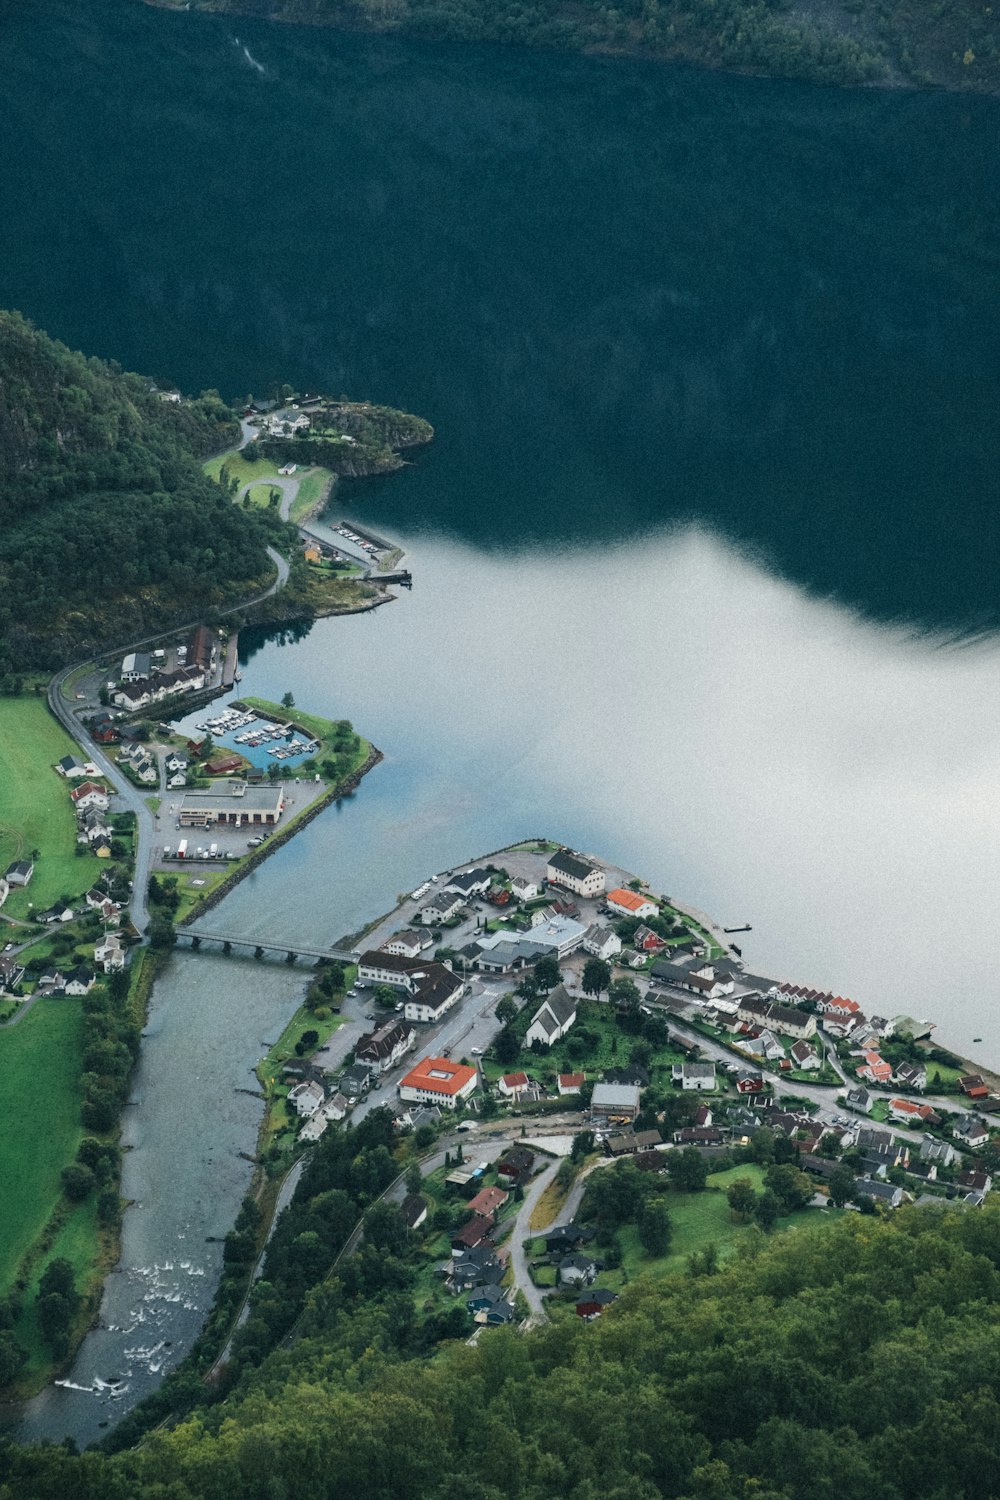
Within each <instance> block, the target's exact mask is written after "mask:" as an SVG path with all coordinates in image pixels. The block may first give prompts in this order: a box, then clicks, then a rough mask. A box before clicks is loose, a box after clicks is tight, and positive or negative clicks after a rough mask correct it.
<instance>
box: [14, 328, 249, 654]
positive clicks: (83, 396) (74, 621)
mask: <svg viewBox="0 0 1000 1500" xmlns="http://www.w3.org/2000/svg"><path fill="white" fill-rule="evenodd" d="M237 435H238V429H237V426H236V424H235V422H234V419H233V414H232V412H231V411H230V410H229V408H228V407H226V406H225V405H224V404H223V402H222V401H221V400H220V399H219V397H218V396H217V395H215V394H214V393H208V394H206V395H204V396H202V397H200V398H199V399H198V400H196V401H191V402H179V401H171V400H165V399H163V398H162V396H161V395H160V394H159V393H158V392H157V391H156V390H155V389H154V388H153V387H152V383H151V382H150V381H149V380H147V379H144V378H143V377H141V376H138V375H130V374H127V373H125V372H123V371H122V370H121V369H119V368H118V367H117V366H115V365H112V364H107V363H105V362H104V361H102V360H99V359H88V358H86V357H85V356H84V355H82V354H75V353H73V352H72V351H71V350H69V349H67V348H65V347H64V346H63V345H62V344H58V343H56V342H54V341H53V340H52V339H50V338H47V337H46V335H45V334H44V333H41V332H39V330H37V329H35V328H33V327H32V326H31V324H30V323H28V322H26V321H25V320H24V319H23V318H22V317H20V316H19V315H18V314H16V313H7V312H3V313H0V673H8V672H19V671H22V670H25V669H30V668H38V667H55V666H58V665H59V664H61V663H62V662H64V661H66V660H68V659H71V658H72V657H73V656H75V655H83V654H84V653H86V652H87V651H88V650H90V649H91V648H93V647H96V646H100V645H102V644H109V645H110V644H114V643H117V642H118V641H120V640H128V639H129V638H135V637H138V636H141V635H142V634H143V633H144V632H145V631H147V630H156V629H159V628H160V627H162V626H164V625H167V624H169V623H170V622H171V621H173V620H178V621H179V620H184V619H189V618H191V617H192V616H194V615H199V614H203V613H204V611H205V609H206V607H208V608H211V606H213V605H218V604H221V603H224V602H226V601H230V600H233V599H238V598H241V597H243V596H245V595H247V594H249V593H251V592H252V590H253V588H254V587H256V586H257V585H262V584H263V583H266V581H267V579H268V577H269V576H270V574H271V573H272V572H273V569H272V568H271V565H270V563H269V562H268V559H267V556H266V554H265V552H264V543H265V540H266V535H267V525H268V522H267V520H266V519H262V518H261V517H260V516H259V515H257V514H248V513H246V512H245V511H243V510H241V509H239V508H237V507H235V506H233V505H232V504H231V503H230V501H229V499H228V497H227V496H225V495H224V494H223V492H222V490H221V489H220V488H219V487H218V485H216V484H214V483H213V482H212V481H211V480H209V479H207V478H206V477H205V476H204V474H203V473H202V472H201V465H200V463H199V459H200V458H201V457H202V456H204V455H205V454H208V453H211V452H213V451H215V450H218V449H220V448H223V447H225V446H226V444H227V443H229V442H232V441H233V440H234V439H235V437H236V436H237Z"/></svg>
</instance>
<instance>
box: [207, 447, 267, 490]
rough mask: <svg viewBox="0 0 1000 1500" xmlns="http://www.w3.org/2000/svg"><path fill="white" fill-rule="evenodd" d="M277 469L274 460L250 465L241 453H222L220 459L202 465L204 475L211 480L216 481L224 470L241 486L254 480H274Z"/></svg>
mask: <svg viewBox="0 0 1000 1500" xmlns="http://www.w3.org/2000/svg"><path fill="white" fill-rule="evenodd" d="M279 467H280V465H279V461H278V460H277V459H275V458H259V459H258V460H257V462H256V463H250V462H249V461H248V460H247V459H246V458H244V456H243V454H242V453H228V454H226V453H224V454H222V456H221V457H218V458H210V459H209V461H208V463H207V464H205V465H204V469H205V473H206V474H208V475H209V476H210V477H211V478H212V479H218V478H219V476H220V474H221V473H222V470H223V468H225V470H226V473H227V475H228V476H229V477H230V478H231V479H237V480H239V482H240V484H241V485H244V484H250V483H251V482H252V481H253V480H255V479H276V478H277V475H278V469H279Z"/></svg>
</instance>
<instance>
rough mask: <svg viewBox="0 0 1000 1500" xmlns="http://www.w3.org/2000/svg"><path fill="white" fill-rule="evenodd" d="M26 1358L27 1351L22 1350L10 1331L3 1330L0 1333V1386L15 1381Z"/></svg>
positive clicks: (7, 1329)
mask: <svg viewBox="0 0 1000 1500" xmlns="http://www.w3.org/2000/svg"><path fill="white" fill-rule="evenodd" d="M27 1358H28V1351H27V1349H22V1347H21V1345H20V1344H19V1343H18V1342H17V1339H16V1338H15V1337H14V1335H13V1334H12V1333H11V1331H10V1329H9V1328H5V1329H4V1330H3V1332H2V1333H0V1386H4V1385H10V1383H11V1381H12V1380H16V1379H17V1376H18V1375H19V1374H20V1373H21V1369H22V1367H23V1366H24V1363H25V1361H26V1360H27Z"/></svg>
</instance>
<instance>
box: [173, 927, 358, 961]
mask: <svg viewBox="0 0 1000 1500" xmlns="http://www.w3.org/2000/svg"><path fill="white" fill-rule="evenodd" d="M177 942H178V943H179V944H180V943H183V942H188V943H190V945H191V947H192V948H194V949H198V948H201V947H202V946H203V945H204V944H205V943H213V944H215V945H217V946H218V947H220V948H221V949H222V951H223V953H233V952H236V953H237V954H240V955H242V954H244V953H247V952H249V953H252V954H253V956H254V958H283V959H284V960H285V962H286V963H294V962H295V960H296V959H299V958H305V959H312V960H314V961H316V960H319V959H332V960H335V961H336V962H337V963H342V964H350V963H353V962H354V960H355V956H356V955H355V954H353V953H352V952H351V951H350V949H349V948H304V947H303V946H302V944H301V943H282V942H276V941H275V940H274V939H273V938H268V939H267V940H266V941H265V940H264V939H262V938H255V937H240V936H238V935H237V934H236V933H234V932H206V931H205V929H204V928H201V927H178V928H177Z"/></svg>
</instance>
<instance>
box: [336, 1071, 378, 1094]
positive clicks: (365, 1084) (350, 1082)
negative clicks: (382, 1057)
mask: <svg viewBox="0 0 1000 1500" xmlns="http://www.w3.org/2000/svg"><path fill="white" fill-rule="evenodd" d="M337 1086H338V1088H339V1089H340V1092H341V1093H342V1094H343V1095H344V1098H345V1099H349V1100H352V1101H353V1100H356V1099H361V1098H362V1097H363V1096H364V1095H365V1094H367V1092H368V1090H369V1089H370V1088H371V1086H372V1069H371V1068H370V1067H369V1066H368V1064H367V1063H366V1062H355V1063H352V1064H351V1066H350V1067H349V1068H345V1069H344V1071H343V1073H341V1075H340V1077H339V1078H338V1080H337Z"/></svg>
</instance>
